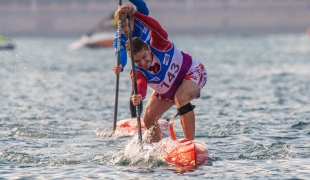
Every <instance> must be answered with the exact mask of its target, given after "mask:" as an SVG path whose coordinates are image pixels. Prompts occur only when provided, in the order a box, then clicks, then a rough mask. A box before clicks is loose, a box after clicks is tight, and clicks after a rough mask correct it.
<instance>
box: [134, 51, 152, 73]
mask: <svg viewBox="0 0 310 180" xmlns="http://www.w3.org/2000/svg"><path fill="white" fill-rule="evenodd" d="M152 60H153V58H152V52H151V49H150V46H148V47H147V49H142V50H141V51H139V52H137V53H136V54H135V55H134V62H135V65H136V66H138V67H140V68H143V69H149V68H150V67H151V64H152Z"/></svg>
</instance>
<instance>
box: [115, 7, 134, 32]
mask: <svg viewBox="0 0 310 180" xmlns="http://www.w3.org/2000/svg"><path fill="white" fill-rule="evenodd" d="M119 16H121V19H120V20H121V32H122V33H123V34H125V35H126V36H127V37H128V36H129V34H128V32H129V31H128V24H127V22H126V18H127V17H126V15H125V14H121V13H119V11H118V10H116V11H115V13H114V21H115V23H116V26H118V21H119V19H118V18H119ZM130 29H131V31H133V29H134V19H133V17H131V18H130Z"/></svg>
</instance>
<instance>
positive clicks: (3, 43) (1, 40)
mask: <svg viewBox="0 0 310 180" xmlns="http://www.w3.org/2000/svg"><path fill="white" fill-rule="evenodd" d="M14 48H15V45H14V43H13V42H12V41H11V40H10V38H8V37H5V36H1V35H0V50H5V49H14Z"/></svg>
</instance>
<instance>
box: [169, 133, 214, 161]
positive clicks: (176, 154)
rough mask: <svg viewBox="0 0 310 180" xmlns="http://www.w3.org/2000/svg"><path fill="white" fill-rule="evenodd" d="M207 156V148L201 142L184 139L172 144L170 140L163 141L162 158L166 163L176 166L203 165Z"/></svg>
mask: <svg viewBox="0 0 310 180" xmlns="http://www.w3.org/2000/svg"><path fill="white" fill-rule="evenodd" d="M208 156H209V152H208V149H207V146H206V145H205V144H204V143H203V142H200V141H191V140H188V139H186V138H182V139H177V140H174V141H173V142H172V140H171V139H170V138H164V139H163V157H164V160H165V161H166V162H168V163H171V164H175V165H178V166H198V165H201V164H203V163H205V162H206V161H207V159H208Z"/></svg>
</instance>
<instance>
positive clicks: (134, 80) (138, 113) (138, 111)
mask: <svg viewBox="0 0 310 180" xmlns="http://www.w3.org/2000/svg"><path fill="white" fill-rule="evenodd" d="M126 22H127V24H128V31H129V33H128V34H129V37H128V39H129V44H130V54H131V66H132V74H133V85H134V90H135V94H138V86H137V76H136V68H135V63H134V54H133V44H132V32H131V28H130V17H129V15H128V14H127V18H126ZM140 112H141V111H140V106H139V105H138V106H136V114H137V123H138V135H139V140H140V143H142V131H141V120H140Z"/></svg>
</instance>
